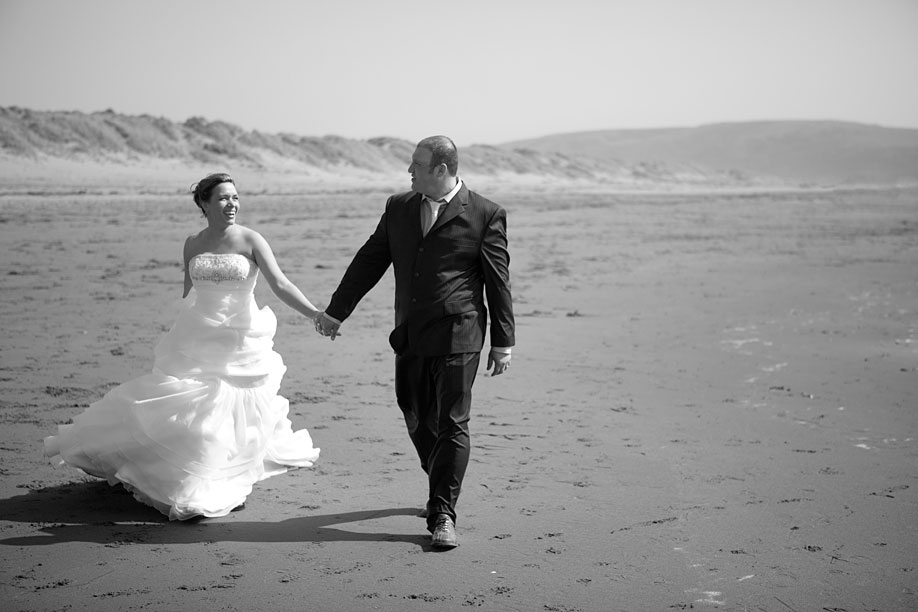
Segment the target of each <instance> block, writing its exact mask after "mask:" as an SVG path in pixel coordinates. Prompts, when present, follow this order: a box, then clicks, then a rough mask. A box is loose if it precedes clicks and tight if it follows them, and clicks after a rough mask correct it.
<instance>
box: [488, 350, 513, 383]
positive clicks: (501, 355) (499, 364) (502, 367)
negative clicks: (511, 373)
mask: <svg viewBox="0 0 918 612" xmlns="http://www.w3.org/2000/svg"><path fill="white" fill-rule="evenodd" d="M492 366H493V368H494V370H493V371H492V372H491V376H497V375H498V374H503V373H504V372H505V371H506V370H507V368H509V367H510V353H505V352H503V351H499V350H497V349H493V348H492V349H491V350H490V352H488V367H487V368H485V369H486V370H490V369H491V368H492Z"/></svg>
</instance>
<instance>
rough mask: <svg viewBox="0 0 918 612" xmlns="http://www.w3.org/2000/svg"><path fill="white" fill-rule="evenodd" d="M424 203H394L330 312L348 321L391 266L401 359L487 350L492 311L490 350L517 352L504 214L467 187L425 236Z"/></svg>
mask: <svg viewBox="0 0 918 612" xmlns="http://www.w3.org/2000/svg"><path fill="white" fill-rule="evenodd" d="M421 203H422V197H421V195H420V194H418V193H415V192H413V191H410V192H407V193H403V194H399V195H394V196H392V197H390V198H389V201H388V202H386V210H385V212H384V213H383V216H382V218H381V219H380V221H379V224H378V225H377V226H376V231H375V232H374V233H373V235H372V236H370V238H369V239H368V240H367V241H366V243H365V244H364V245H363V246H362V247H361V248H360V250H358V251H357V254H356V255H355V256H354V260H353V261H352V262H351V264H350V266H348V269H347V271H346V272H345V274H344V277H343V278H342V280H341V283H340V285H338V289H337V290H336V291H335V293H334V295H332V299H331V303H330V304H329V305H328V308H326V310H325V311H326V312H327V313H328V314H329V315H330V316H332V317H334V318H336V319H338V320H339V321H344V320H345V319H346V318H347V317H348V316H349V315H350V314H351V312H353V310H354V308H355V307H356V306H357V303H358V302H359V301H360V299H361V298H362V297H363V296H364V295H366V293H367V292H368V291H369V290H370V289H372V288H373V286H374V285H376V283H377V282H379V279H380V278H382V275H383V274H384V273H385V271H386V270H387V269H388V268H389V264H392V266H393V268H394V270H395V329H394V330H393V332H392V334H391V335H390V339H389V340H390V343H391V344H392V348H393V349H394V350H395V351H396V353H399V354H405V353H413V354H418V355H425V356H435V355H446V354H450V353H467V352H478V351H481V349H482V347H483V346H484V336H485V330H486V326H487V319H488V308H490V311H491V346H498V347H510V346H513V345H514V322H513V306H512V300H511V296H510V271H509V263H510V256H509V254H508V252H507V214H506V212H505V211H504V209H503V208H501V207H500V206H498V205H497V204H495V203H494V202H491V201H490V200H487V199H485V198H483V197H481V196H480V195H478V194H477V193H475V192H473V191H469V189H468V188H467V187H466V186H465V184H463V185H462V187H461V189H460V190H459V192H458V193H457V194H456V196H455V197H454V198H453V199H452V200H451V201H450V203H449V206H447V207H446V208H445V209H444V210H443V212H441V213H440V216H439V217H438V218H437V222H436V224H434V226H433V228H431V230H430V232H428V234H427V236H422V235H421V221H420V218H421V213H420V206H421ZM485 296H487V304H488V308H486V307H485Z"/></svg>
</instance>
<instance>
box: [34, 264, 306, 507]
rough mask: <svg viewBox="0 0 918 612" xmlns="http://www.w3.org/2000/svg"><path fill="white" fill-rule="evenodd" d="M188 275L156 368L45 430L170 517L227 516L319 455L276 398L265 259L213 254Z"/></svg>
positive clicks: (68, 456) (278, 367) (66, 453)
mask: <svg viewBox="0 0 918 612" xmlns="http://www.w3.org/2000/svg"><path fill="white" fill-rule="evenodd" d="M189 272H190V275H191V279H192V281H193V283H194V288H193V289H192V291H191V293H190V294H189V297H188V298H186V300H185V302H186V303H187V304H186V305H184V306H183V310H182V312H181V313H180V314H179V316H178V318H177V320H176V321H175V324H174V325H173V327H172V329H171V330H170V331H169V332H168V333H167V334H166V335H165V336H163V338H162V339H161V340H160V341H159V343H158V344H157V345H156V348H155V350H154V355H155V361H154V366H153V371H152V373H150V374H146V375H144V376H141V377H139V378H136V379H134V380H131V381H128V382H126V383H124V384H122V385H119V386H118V387H116V388H114V389H112V390H111V391H109V392H108V393H107V394H106V395H105V396H104V397H103V398H102V399H101V400H99V401H98V402H96V403H94V404H92V405H91V406H90V407H89V408H87V409H86V411H85V412H83V413H82V414H81V415H79V416H77V417H76V418H74V420H73V423H72V424H67V425H60V426H59V427H58V429H59V431H58V434H57V435H56V436H49V437H47V438H45V454H46V455H47V456H49V457H52V459H53V460H55V461H56V462H57V463H58V464H63V463H66V464H69V465H71V466H73V467H76V468H79V469H81V470H83V471H84V472H86V473H88V474H91V475H93V476H97V477H100V478H105V479H107V480H108V482H109V483H110V484H112V485H115V484H118V483H121V484H123V485H124V487H125V488H127V489H128V490H129V491H131V492H132V493H133V494H134V496H135V497H136V498H137V499H138V500H140V501H141V502H143V503H146V504H148V505H151V506H153V507H154V508H156V509H157V510H159V511H160V512H162V513H163V514H166V515H167V516H168V517H169V518H170V519H172V520H184V519H188V518H191V517H194V516H209V517H214V516H224V515H226V514H228V513H229V512H230V511H232V510H233V509H234V508H236V507H237V506H240V505H241V504H242V503H243V502H244V501H245V499H246V497H247V496H248V495H249V493H250V492H251V491H252V486H253V484H254V483H256V482H258V481H260V480H263V479H265V478H268V477H270V476H274V475H277V474H281V473H283V472H285V471H287V470H288V468H290V467H308V466H311V465H312V464H313V462H314V461H316V459H317V458H318V456H319V449H318V448H314V447H313V443H312V439H311V437H310V435H309V432H308V431H307V430H305V429H300V430H298V431H296V432H294V431H293V430H292V424H291V422H290V420H289V419H288V418H287V413H288V410H289V404H288V402H287V400H286V399H285V398H284V397H282V396H280V395H278V390H279V388H280V383H281V379H282V377H283V375H284V373H285V372H286V366H285V365H284V362H283V360H282V358H281V356H280V355H279V354H278V353H276V352H275V351H274V350H273V346H274V332H275V330H276V328H277V319H276V317H275V316H274V313H273V312H272V311H271V309H270V308H268V307H265V308H262V309H259V308H258V306H257V304H256V303H255V297H254V294H253V291H254V288H255V282H256V280H257V278H258V267H257V266H256V265H255V264H254V262H252V261H251V260H250V259H249V258H247V257H245V256H244V255H240V254H210V253H208V254H201V255H196V256H195V257H194V258H192V260H191V262H190V264H189Z"/></svg>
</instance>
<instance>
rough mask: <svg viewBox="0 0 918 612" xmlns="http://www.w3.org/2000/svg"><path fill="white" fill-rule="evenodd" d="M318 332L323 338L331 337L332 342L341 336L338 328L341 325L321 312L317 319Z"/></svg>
mask: <svg viewBox="0 0 918 612" xmlns="http://www.w3.org/2000/svg"><path fill="white" fill-rule="evenodd" d="M315 323H316V331H317V332H319V334H321V335H323V336H330V337H331V339H332V340H334V339H335V338H337V337H338V336H340V335H341V332H339V331H338V328H339V327H341V324H340V323H338V322H337V321H335V320H334V319H332V318H331V317H329V316H328V315H327V314H325V312H320V313H319V314H318V315H316V319H315Z"/></svg>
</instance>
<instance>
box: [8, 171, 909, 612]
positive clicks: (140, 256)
mask: <svg viewBox="0 0 918 612" xmlns="http://www.w3.org/2000/svg"><path fill="white" fill-rule="evenodd" d="M195 178H198V177H197V175H190V178H189V177H185V176H180V175H179V174H178V173H176V176H175V180H174V184H175V185H177V186H179V189H181V187H183V186H184V185H185V184H186V183H188V184H190V183H191V182H193V180H194V179H195ZM162 184H167V181H163V182H162ZM470 184H471V187H472V188H473V189H474V188H476V187H477V188H479V191H481V192H482V193H484V194H486V195H489V196H492V197H493V199H495V200H497V201H498V202H500V203H502V204H503V205H504V206H505V207H506V208H507V209H508V213H509V235H510V248H511V272H512V277H513V287H514V296H515V302H516V305H515V310H516V317H517V325H518V331H517V337H518V346H517V348H516V349H515V350H514V361H513V367H512V368H511V369H510V371H509V372H508V374H507V375H505V376H501V377H496V378H490V377H487V376H480V377H479V379H478V381H477V382H476V386H475V393H476V398H475V401H474V407H473V420H472V423H471V427H472V441H473V446H474V448H473V456H472V462H471V464H470V467H469V472H468V476H467V478H466V481H465V487H464V490H463V494H462V497H461V499H460V506H459V515H460V516H459V525H458V527H459V534H460V546H459V548H457V549H455V550H453V551H449V552H445V553H442V552H435V551H433V550H432V549H431V548H430V546H429V543H428V542H429V538H428V537H427V534H426V531H425V530H424V523H423V520H422V519H419V518H417V517H416V516H415V513H416V511H417V509H418V507H420V505H422V503H423V502H424V497H425V492H426V485H425V480H424V477H423V475H422V473H421V471H420V468H419V466H418V462H417V459H416V457H415V456H414V453H413V450H412V448H411V445H410V442H409V440H408V437H407V434H406V433H405V431H404V426H403V424H402V422H401V420H400V414H399V411H398V409H397V407H396V406H395V404H394V391H393V385H392V372H393V359H392V354H391V350H390V349H389V347H388V344H387V342H386V337H387V334H388V330H389V328H390V323H391V319H392V315H391V302H392V285H391V278H389V277H388V276H387V277H386V278H385V279H384V280H383V282H381V283H380V285H379V286H377V288H376V289H374V291H372V292H371V293H370V294H369V295H368V296H367V297H366V298H365V299H364V301H363V302H362V303H361V305H360V306H359V307H358V310H357V312H356V313H355V314H354V315H353V316H352V317H351V319H349V320H348V321H347V322H346V323H345V326H344V327H343V329H342V331H343V333H344V335H343V336H342V337H341V338H340V339H338V340H336V341H335V342H329V341H328V339H325V338H321V337H319V336H318V335H316V334H315V332H314V331H312V329H311V327H310V325H308V324H307V322H306V321H305V320H303V319H301V318H299V316H298V315H297V314H296V313H294V312H293V311H292V310H290V309H288V308H286V307H285V306H284V305H283V304H282V303H280V301H279V300H277V299H276V298H275V297H274V296H273V295H271V294H270V292H269V290H268V289H267V287H266V286H265V285H264V284H263V283H262V284H261V285H260V286H259V287H258V289H257V292H256V293H257V296H258V300H259V303H260V304H263V305H264V304H267V305H269V306H271V308H272V309H273V310H274V311H275V312H276V313H277V315H278V320H279V331H278V335H277V337H276V339H275V346H276V349H277V350H278V352H280V353H281V354H282V355H283V357H284V359H285V361H286V364H287V366H288V373H287V376H286V378H285V380H284V383H283V386H282V393H283V394H284V395H285V396H286V397H288V398H289V399H290V402H291V419H292V420H293V422H294V426H295V428H300V427H306V428H308V429H309V430H310V432H311V433H312V435H313V438H314V439H315V442H316V444H317V445H318V446H320V447H321V448H322V456H321V458H320V461H319V463H318V465H317V466H316V467H315V468H312V469H302V470H297V471H294V472H291V473H288V474H285V475H281V476H278V477H275V478H272V479H269V480H267V481H264V482H262V483H260V484H259V485H257V486H256V488H255V491H254V492H253V494H252V495H251V496H250V497H249V499H248V501H247V503H246V505H245V508H244V509H242V510H240V511H237V512H234V513H232V514H231V515H229V516H227V517H224V518H219V519H207V520H200V521H193V522H188V523H174V522H173V523H170V522H168V521H166V520H165V519H164V517H162V516H160V515H159V514H157V513H156V512H155V511H153V510H150V509H148V508H146V507H144V506H142V505H140V504H138V503H137V502H135V501H134V500H133V498H132V497H131V496H130V495H129V494H127V493H125V492H124V491H123V490H121V489H120V488H112V487H109V486H108V485H107V484H105V483H103V482H100V481H98V480H96V479H93V478H90V477H88V476H85V475H82V474H81V473H80V472H78V471H76V470H73V469H70V468H54V467H52V466H51V465H50V464H49V463H48V462H47V460H46V459H45V458H44V457H43V456H42V447H41V441H42V438H43V437H44V436H46V435H49V434H51V433H53V432H54V431H55V429H56V425H57V424H58V423H64V422H67V421H68V419H71V418H72V417H73V416H75V415H76V414H78V413H79V412H80V411H82V410H83V409H84V408H85V407H86V406H87V405H88V404H89V403H90V402H92V401H94V400H96V399H98V398H99V397H101V395H102V394H103V393H104V392H105V391H107V390H108V389H110V388H111V387H113V386H115V385H117V384H118V383H120V382H123V381H125V380H127V379H129V378H131V377H134V376H137V375H140V374H143V373H145V372H146V371H148V370H149V368H150V366H151V365H152V347H153V344H154V343H155V341H156V340H157V338H158V337H159V336H160V335H161V334H162V333H163V332H164V331H165V330H166V329H168V327H169V325H170V324H171V321H172V319H173V317H174V316H175V314H176V312H177V310H178V307H179V301H180V296H181V291H182V272H181V264H180V254H181V245H182V242H183V240H184V237H185V236H186V235H188V234H190V233H192V232H193V231H196V229H197V228H199V227H200V226H201V219H200V217H199V216H198V215H197V213H196V209H195V208H194V205H193V204H192V203H191V200H190V198H188V196H186V195H184V194H179V193H164V192H163V190H162V189H161V188H157V189H151V190H150V191H149V192H148V193H145V192H142V191H141V192H139V193H138V192H137V191H133V190H130V189H125V188H124V185H118V184H113V185H106V186H104V188H98V187H97V188H92V187H89V188H86V187H85V186H81V187H80V188H79V189H74V188H72V186H70V187H67V188H64V189H61V190H57V192H56V193H55V194H52V195H47V192H48V191H54V190H49V189H48V188H47V185H46V184H42V183H40V182H35V183H34V184H30V185H29V186H27V187H23V188H21V189H13V188H7V189H6V191H2V195H0V237H2V244H3V245H4V252H5V261H4V265H3V273H2V276H0V288H2V291H0V323H2V326H3V329H4V338H3V347H2V348H3V350H2V365H0V389H2V396H0V397H2V399H0V419H2V424H3V426H2V429H0V470H2V472H0V473H2V481H0V559H2V561H0V599H2V601H4V602H5V603H4V604H3V609H4V610H11V611H13V610H15V611H26V610H42V611H44V610H97V611H107V610H113V611H124V610H141V609H144V610H240V611H250V610H302V609H314V610H393V611H396V610H397V611H401V610H464V609H482V610H518V611H531V610H547V611H556V612H575V611H584V612H585V611H594V610H595V611H600V610H603V611H604V610H628V611H635V610H653V611H656V610H680V609H702V610H704V609H711V610H759V611H767V612H782V611H788V610H791V611H799V612H803V611H805V610H832V611H842V610H844V611H847V612H854V611H860V610H883V611H890V610H911V609H915V608H918V572H916V558H918V555H916V553H918V504H916V502H918V478H916V475H918V470H916V467H918V452H916V450H918V441H916V438H918V414H916V407H918V214H916V213H918V204H916V202H918V200H916V195H918V193H916V192H915V191H897V190H847V191H831V190H827V191H810V192H786V193H781V192H771V193H733V194H730V193H718V194H704V193H681V194H680V193H656V194H655V193H648V192H641V193H625V192H619V193H616V192H612V191H609V192H602V191H601V190H595V189H590V190H588V189H585V188H581V187H577V186H571V187H570V188H569V189H565V190H557V191H554V190H551V189H544V188H540V189H529V190H519V189H514V188H513V186H512V185H506V184H504V185H497V184H495V185H487V184H484V183H478V184H476V183H475V182H474V180H471V181H470ZM270 185H271V182H270V181H267V180H266V181H265V182H264V186H259V187H258V188H257V189H254V190H251V191H255V192H256V193H254V194H253V195H248V193H251V191H250V192H247V191H246V188H245V185H241V186H240V191H241V193H242V194H243V196H244V201H243V209H242V212H241V217H240V222H241V223H243V224H246V225H249V226H251V227H253V228H255V229H257V230H259V231H260V232H261V233H262V234H264V235H265V236H266V237H267V238H268V239H269V241H270V242H271V244H272V245H273V247H274V249H275V252H276V255H277V257H278V260H279V262H280V264H281V265H282V267H283V268H284V269H285V271H286V272H287V274H288V276H289V277H290V278H291V279H293V280H294V281H295V282H296V283H297V284H298V285H299V286H300V287H301V288H302V289H303V290H304V292H305V293H306V294H307V295H308V296H309V297H310V298H311V299H313V300H314V301H315V302H317V303H318V304H320V305H324V304H325V303H327V301H328V298H329V296H330V292H331V291H332V290H333V289H334V287H335V285H336V284H337V281H338V279H339V278H340V276H341V274H342V273H343V271H344V268H345V267H346V265H347V263H348V262H349V261H350V257H351V255H352V254H353V252H354V251H355V250H356V249H357V248H358V247H359V245H360V244H362V242H363V240H364V239H365V238H366V236H368V235H369V234H370V232H371V231H372V230H373V228H374V227H375V224H376V221H377V219H378V217H379V214H380V213H381V211H382V207H383V205H384V203H385V198H386V195H387V194H388V190H386V189H383V188H379V187H362V188H361V189H355V190H347V189H332V188H327V189H326V190H325V192H320V191H316V190H315V189H313V190H311V191H310V190H308V189H300V190H299V191H298V189H297V187H296V185H294V184H290V185H287V184H285V187H284V189H282V190H279V191H282V192H283V193H272V192H271V188H270ZM392 188H393V189H400V188H402V187H401V186H400V185H398V184H397V183H395V182H394V183H393V187H392ZM30 194H31V195H30ZM482 366H483V364H482Z"/></svg>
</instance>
